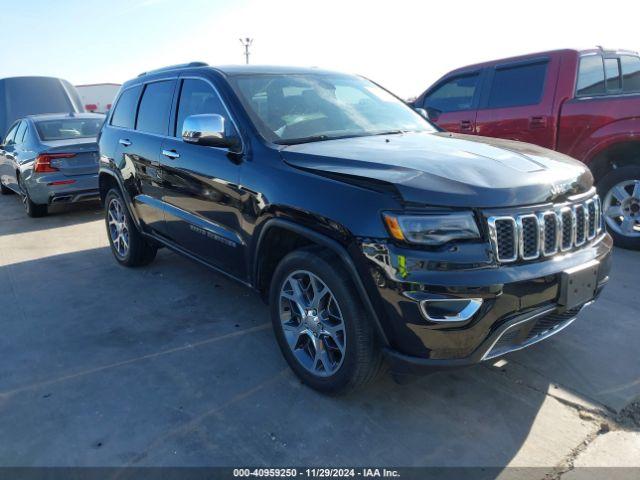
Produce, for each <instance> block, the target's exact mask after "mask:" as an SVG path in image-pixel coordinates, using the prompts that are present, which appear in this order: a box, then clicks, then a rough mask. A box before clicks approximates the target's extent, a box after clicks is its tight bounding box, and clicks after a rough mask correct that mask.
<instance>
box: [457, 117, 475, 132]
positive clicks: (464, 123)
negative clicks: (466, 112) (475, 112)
mask: <svg viewBox="0 0 640 480" xmlns="http://www.w3.org/2000/svg"><path fill="white" fill-rule="evenodd" d="M460 130H462V131H465V132H471V131H473V125H472V124H471V120H460Z"/></svg>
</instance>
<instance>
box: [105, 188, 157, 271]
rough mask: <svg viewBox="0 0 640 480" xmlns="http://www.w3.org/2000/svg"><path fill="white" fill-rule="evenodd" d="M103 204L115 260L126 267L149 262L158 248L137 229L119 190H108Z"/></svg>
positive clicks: (138, 265)
mask: <svg viewBox="0 0 640 480" xmlns="http://www.w3.org/2000/svg"><path fill="white" fill-rule="evenodd" d="M104 205H105V224H106V227H107V236H108V237H109V245H110V246H111V253H113V256H114V257H115V259H116V260H117V262H118V263H120V264H121V265H124V266H126V267H141V266H144V265H148V264H149V263H151V262H152V261H153V259H154V258H155V257H156V253H157V252H158V249H157V248H156V247H155V246H154V245H152V244H151V243H149V242H148V241H147V240H146V239H145V238H144V236H143V235H142V234H141V233H140V232H139V231H138V229H137V227H136V225H135V223H134V222H133V219H132V218H131V215H129V210H128V209H127V207H126V204H125V202H124V199H123V198H122V195H121V193H120V191H119V190H118V189H116V188H112V189H111V190H109V192H108V193H107V196H106V199H105V202H104Z"/></svg>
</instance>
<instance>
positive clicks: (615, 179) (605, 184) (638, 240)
mask: <svg viewBox="0 0 640 480" xmlns="http://www.w3.org/2000/svg"><path fill="white" fill-rule="evenodd" d="M625 180H640V165H629V166H626V167H620V168H616V169H614V170H612V171H610V172H609V173H607V174H606V175H605V176H604V177H602V179H601V180H600V181H598V184H597V189H598V194H599V195H600V198H601V199H602V204H603V206H604V200H605V198H606V196H607V193H608V192H609V191H610V190H611V189H612V188H613V187H614V186H616V185H617V184H618V183H620V182H623V181H625ZM603 214H604V212H603ZM606 224H607V222H606V220H605V226H606ZM607 231H608V232H609V234H610V235H611V236H612V237H613V241H614V244H615V245H616V247H621V248H627V249H631V250H640V237H635V238H633V237H627V236H625V235H621V234H619V233H617V232H614V231H613V230H611V229H609V228H607Z"/></svg>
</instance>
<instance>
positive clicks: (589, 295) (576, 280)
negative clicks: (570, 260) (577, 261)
mask: <svg viewBox="0 0 640 480" xmlns="http://www.w3.org/2000/svg"><path fill="white" fill-rule="evenodd" d="M599 266H600V262H598V261H597V260H592V261H591V262H589V263H585V264H584V265H579V266H577V267H573V268H570V269H568V270H565V271H564V272H562V274H561V275H560V294H559V296H558V303H559V304H560V305H562V306H563V307H564V309H565V310H571V309H572V308H575V307H578V306H580V305H583V304H585V303H587V302H588V301H590V300H593V298H594V297H595V294H596V288H597V286H598V268H599Z"/></svg>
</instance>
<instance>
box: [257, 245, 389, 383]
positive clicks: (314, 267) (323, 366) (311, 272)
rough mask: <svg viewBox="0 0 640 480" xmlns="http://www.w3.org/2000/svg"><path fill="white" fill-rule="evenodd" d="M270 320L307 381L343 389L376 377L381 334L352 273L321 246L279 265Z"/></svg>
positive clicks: (295, 367) (287, 355) (282, 347)
mask: <svg viewBox="0 0 640 480" xmlns="http://www.w3.org/2000/svg"><path fill="white" fill-rule="evenodd" d="M269 298H270V302H269V303H270V309H271V320H272V323H273V328H274V331H275V335H276V338H277V340H278V345H279V346H280V350H281V351H282V354H283V356H284V358H285V359H286V361H287V363H288V364H289V366H290V367H291V369H292V370H293V371H294V372H295V374H296V375H297V376H298V377H299V378H300V379H301V380H302V382H303V383H305V384H306V385H309V386H310V387H312V388H314V389H316V390H318V391H320V392H323V393H329V394H342V393H347V392H350V391H352V390H356V389H358V388H361V387H363V386H365V385H367V384H368V383H370V382H372V381H373V380H374V379H375V378H376V376H377V374H378V372H379V371H380V367H381V365H382V354H381V351H380V348H379V346H378V342H377V338H376V334H375V332H374V329H373V326H372V325H371V322H370V320H369V319H368V315H367V314H366V311H365V309H364V307H363V306H362V303H361V302H360V297H359V295H358V293H357V292H356V289H355V287H354V286H353V284H352V282H351V281H350V280H349V274H348V273H347V271H346V270H345V269H344V268H343V267H342V265H341V263H340V260H339V259H338V258H336V257H335V256H334V255H333V254H331V252H328V251H326V250H322V249H315V248H313V249H301V250H296V251H294V252H292V253H290V254H288V255H287V256H286V257H285V258H284V259H283V260H282V261H281V262H280V263H279V264H278V266H277V268H276V271H275V273H274V275H273V279H272V282H271V288H270V294H269Z"/></svg>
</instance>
